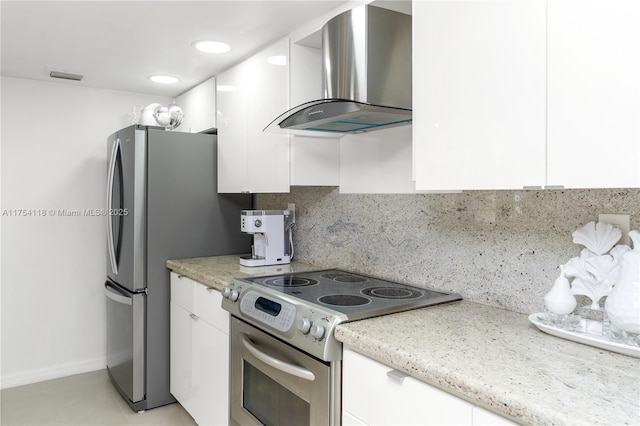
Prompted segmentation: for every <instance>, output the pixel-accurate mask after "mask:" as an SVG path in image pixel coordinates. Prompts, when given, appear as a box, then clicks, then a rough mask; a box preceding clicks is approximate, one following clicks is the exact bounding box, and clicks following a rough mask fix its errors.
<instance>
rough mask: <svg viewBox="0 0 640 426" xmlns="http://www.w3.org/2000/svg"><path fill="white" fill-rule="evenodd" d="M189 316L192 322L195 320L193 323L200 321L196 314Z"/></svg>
mask: <svg viewBox="0 0 640 426" xmlns="http://www.w3.org/2000/svg"><path fill="white" fill-rule="evenodd" d="M189 316H190V317H191V319H192V320H195V321H197V320H199V319H200V317H199V316H197V315H196V314H189Z"/></svg>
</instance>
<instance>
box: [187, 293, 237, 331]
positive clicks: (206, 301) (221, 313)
mask: <svg viewBox="0 0 640 426" xmlns="http://www.w3.org/2000/svg"><path fill="white" fill-rule="evenodd" d="M195 293H196V313H197V315H198V317H200V318H202V319H203V320H204V321H206V322H208V323H209V324H211V325H212V326H214V327H216V328H217V329H219V330H220V331H222V332H223V333H225V334H229V312H227V311H225V310H224V309H222V307H221V306H222V294H221V293H220V292H219V291H218V290H216V289H215V288H211V287H207V286H205V285H203V284H200V283H198V284H196V289H195Z"/></svg>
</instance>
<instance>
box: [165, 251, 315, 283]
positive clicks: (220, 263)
mask: <svg viewBox="0 0 640 426" xmlns="http://www.w3.org/2000/svg"><path fill="white" fill-rule="evenodd" d="M238 258H239V255H237V254H235V255H229V256H212V257H195V258H191V259H171V260H167V263H166V265H167V268H169V269H171V270H172V271H173V272H175V273H176V274H179V275H184V276H185V277H188V278H191V279H193V280H196V281H198V282H199V283H202V284H204V285H206V286H209V287H213V288H215V289H216V290H222V289H223V288H224V287H225V286H226V285H227V284H229V283H230V282H231V280H232V279H233V278H236V277H237V278H246V277H256V276H265V275H276V274H281V273H286V272H304V271H317V270H320V269H327V268H322V267H319V266H313V265H308V264H306V263H298V262H291V263H290V264H288V265H272V266H242V265H240V263H239V260H238Z"/></svg>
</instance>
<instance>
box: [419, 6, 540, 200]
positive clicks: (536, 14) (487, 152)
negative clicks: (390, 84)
mask: <svg viewBox="0 0 640 426" xmlns="http://www.w3.org/2000/svg"><path fill="white" fill-rule="evenodd" d="M545 12H546V11H545V3H544V1H537V0H531V1H472V2H462V1H447V2H443V1H414V2H413V127H414V150H415V152H414V156H415V157H414V167H415V175H416V187H417V188H418V189H424V190H461V189H501V188H522V187H525V186H532V185H542V184H543V182H544V181H545V50H546V45H545Z"/></svg>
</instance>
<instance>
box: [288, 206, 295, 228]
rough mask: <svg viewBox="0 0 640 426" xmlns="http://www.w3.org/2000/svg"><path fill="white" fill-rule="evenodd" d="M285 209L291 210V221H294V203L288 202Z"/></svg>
mask: <svg viewBox="0 0 640 426" xmlns="http://www.w3.org/2000/svg"><path fill="white" fill-rule="evenodd" d="M287 210H289V211H290V212H291V223H292V224H294V223H296V205H295V204H294V203H288V204H287Z"/></svg>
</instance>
